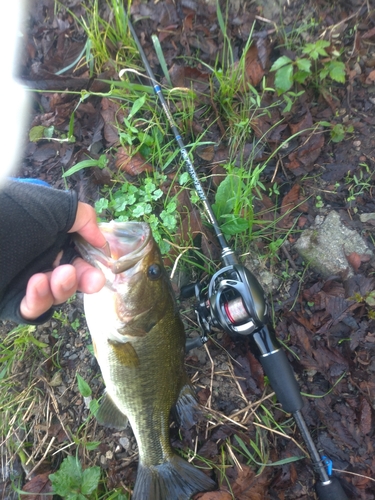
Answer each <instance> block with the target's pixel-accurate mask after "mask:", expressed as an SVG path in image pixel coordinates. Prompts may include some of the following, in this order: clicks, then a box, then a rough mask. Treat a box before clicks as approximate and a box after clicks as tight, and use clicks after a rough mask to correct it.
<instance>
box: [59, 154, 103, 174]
mask: <svg viewBox="0 0 375 500" xmlns="http://www.w3.org/2000/svg"><path fill="white" fill-rule="evenodd" d="M106 165H107V158H106V156H105V155H101V156H100V158H99V159H97V160H95V159H93V158H91V159H90V160H83V161H80V162H79V163H77V164H76V165H74V166H73V167H71V168H70V169H69V170H68V171H67V172H64V173H63V175H62V177H69V175H73V174H75V173H76V172H79V171H80V170H82V169H83V168H87V167H99V168H104V167H105V166H106Z"/></svg>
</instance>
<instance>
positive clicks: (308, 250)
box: [294, 211, 372, 278]
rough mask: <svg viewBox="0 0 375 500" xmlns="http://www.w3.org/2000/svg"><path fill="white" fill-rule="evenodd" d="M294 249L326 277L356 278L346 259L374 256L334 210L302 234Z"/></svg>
mask: <svg viewBox="0 0 375 500" xmlns="http://www.w3.org/2000/svg"><path fill="white" fill-rule="evenodd" d="M319 222H320V221H319ZM294 248H295V249H296V250H297V252H298V253H299V254H300V255H301V257H302V258H303V259H304V260H305V261H306V264H309V265H310V266H311V267H312V268H313V269H314V271H316V272H317V273H318V274H321V275H322V276H323V277H324V278H328V277H330V276H335V275H339V276H342V277H343V278H349V277H351V276H353V274H354V272H353V268H352V266H351V265H350V264H349V262H348V259H347V256H349V255H350V254H351V253H353V252H356V253H357V254H359V255H369V256H372V251H371V250H370V248H369V247H368V245H367V243H366V242H365V241H364V240H363V239H362V238H361V236H360V235H359V234H358V233H357V232H356V231H354V230H352V229H349V228H347V227H346V226H345V225H344V224H343V223H342V222H341V219H340V216H339V214H338V213H337V212H335V211H332V212H330V213H329V214H328V215H327V216H326V218H325V220H324V221H323V222H322V223H321V224H318V225H315V226H314V227H312V228H310V229H306V230H305V231H303V233H302V235H301V237H300V238H299V240H298V241H297V242H296V244H295V245H294Z"/></svg>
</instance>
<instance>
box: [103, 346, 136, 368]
mask: <svg viewBox="0 0 375 500" xmlns="http://www.w3.org/2000/svg"><path fill="white" fill-rule="evenodd" d="M108 344H109V345H110V346H111V348H112V351H113V354H114V356H115V358H116V360H117V361H118V362H119V363H120V364H121V365H122V366H126V367H127V368H136V367H137V366H139V358H138V355H137V353H136V352H135V349H134V347H133V346H132V345H131V343H130V342H117V341H116V340H111V339H108Z"/></svg>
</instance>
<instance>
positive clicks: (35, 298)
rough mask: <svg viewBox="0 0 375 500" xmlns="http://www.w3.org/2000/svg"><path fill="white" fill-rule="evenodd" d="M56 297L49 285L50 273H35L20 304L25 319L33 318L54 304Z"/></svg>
mask: <svg viewBox="0 0 375 500" xmlns="http://www.w3.org/2000/svg"><path fill="white" fill-rule="evenodd" d="M53 303H54V297H53V295H52V291H51V289H50V285H49V274H42V273H40V274H34V276H32V277H31V278H30V279H29V281H28V283H27V287H26V295H25V297H24V298H23V299H22V301H21V304H20V313H21V316H22V317H23V318H24V319H27V320H33V319H36V318H38V317H39V316H40V315H42V314H43V313H45V312H46V311H48V309H50V308H51V307H52V306H53Z"/></svg>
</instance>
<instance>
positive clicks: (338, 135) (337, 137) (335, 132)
mask: <svg viewBox="0 0 375 500" xmlns="http://www.w3.org/2000/svg"><path fill="white" fill-rule="evenodd" d="M344 139H345V129H344V127H343V126H342V125H341V123H338V124H337V125H335V126H334V127H333V128H332V130H331V140H332V142H341V141H343V140H344Z"/></svg>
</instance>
